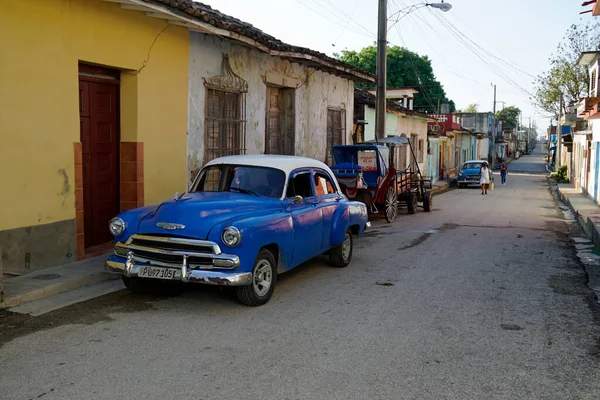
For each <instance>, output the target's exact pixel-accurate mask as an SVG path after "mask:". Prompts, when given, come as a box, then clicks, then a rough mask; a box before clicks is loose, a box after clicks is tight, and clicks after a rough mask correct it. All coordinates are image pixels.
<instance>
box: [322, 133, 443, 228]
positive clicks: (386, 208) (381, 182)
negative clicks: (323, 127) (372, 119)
mask: <svg viewBox="0 0 600 400" xmlns="http://www.w3.org/2000/svg"><path fill="white" fill-rule="evenodd" d="M403 148H405V149H410V152H411V154H412V156H413V159H416V157H415V152H414V151H413V148H412V146H411V143H410V140H409V139H408V138H406V137H389V138H385V139H379V140H377V141H375V140H372V141H369V142H364V143H358V144H353V145H339V146H334V147H333V148H332V153H333V162H334V165H332V166H331V170H332V171H333V173H334V175H335V177H336V179H337V180H338V182H339V184H340V187H341V189H342V190H343V191H344V193H345V194H346V196H347V197H348V198H349V199H352V200H356V201H360V202H363V203H365V204H366V205H367V209H368V210H369V213H371V214H376V215H381V214H383V216H384V217H385V219H386V221H388V222H392V221H394V220H395V219H396V217H397V216H398V209H399V207H401V206H402V207H406V209H407V210H408V213H409V214H414V213H415V212H417V208H418V207H419V205H420V206H421V207H422V208H423V210H424V211H431V207H432V205H433V197H432V194H431V191H430V189H431V179H426V178H424V177H423V175H422V174H421V170H420V169H419V165H418V163H413V166H412V167H411V166H409V167H406V168H402V169H400V170H398V169H397V164H398V163H399V160H400V159H401V157H400V151H401V150H402V149H403ZM404 151H406V150H404ZM419 203H420V204H419Z"/></svg>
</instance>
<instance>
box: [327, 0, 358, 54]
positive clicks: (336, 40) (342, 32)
mask: <svg viewBox="0 0 600 400" xmlns="http://www.w3.org/2000/svg"><path fill="white" fill-rule="evenodd" d="M358 2H359V0H356V2H355V3H354V7H353V8H352V13H351V14H352V16H354V11H356V6H358ZM349 23H350V18H348V20H347V21H346V25H345V26H344V29H342V31H341V32H340V34H339V35H338V37H337V39H335V42H333V47H335V45H336V44H337V43H338V41H339V40H340V38H341V37H342V35H343V34H344V31H345V30H346V28H347V27H348V24H349Z"/></svg>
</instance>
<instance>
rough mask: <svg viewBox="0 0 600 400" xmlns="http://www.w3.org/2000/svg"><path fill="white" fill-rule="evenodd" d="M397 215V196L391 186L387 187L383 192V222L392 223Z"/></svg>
mask: <svg viewBox="0 0 600 400" xmlns="http://www.w3.org/2000/svg"><path fill="white" fill-rule="evenodd" d="M397 215H398V195H397V194H396V190H395V189H394V187H393V186H389V187H388V188H387V190H386V191H385V220H386V221H387V222H394V220H395V219H396V216H397Z"/></svg>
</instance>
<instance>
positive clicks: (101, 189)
mask: <svg viewBox="0 0 600 400" xmlns="http://www.w3.org/2000/svg"><path fill="white" fill-rule="evenodd" d="M118 88H119V86H118V85H117V84H115V82H111V83H105V82H102V81H100V80H98V79H96V80H94V79H93V78H88V77H86V76H80V79H79V96H80V128H81V142H82V155H83V197H84V200H83V205H84V206H83V208H84V238H85V246H86V247H90V246H94V245H97V244H101V243H105V242H108V241H110V240H111V239H112V235H111V234H110V232H109V230H108V221H109V220H110V219H111V218H113V217H114V216H115V215H117V214H118V212H119V129H118V127H119V125H118V123H119V120H118Z"/></svg>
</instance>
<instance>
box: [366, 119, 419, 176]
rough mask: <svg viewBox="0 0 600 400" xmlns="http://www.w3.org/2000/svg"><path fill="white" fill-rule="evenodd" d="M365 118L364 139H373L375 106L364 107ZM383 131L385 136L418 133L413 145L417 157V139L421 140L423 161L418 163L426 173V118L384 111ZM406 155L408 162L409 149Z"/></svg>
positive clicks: (408, 135)
mask: <svg viewBox="0 0 600 400" xmlns="http://www.w3.org/2000/svg"><path fill="white" fill-rule="evenodd" d="M365 120H366V121H367V125H365V140H373V139H375V108H373V107H366V109H365ZM385 133H386V136H388V135H391V136H401V135H405V136H406V137H408V138H410V135H418V139H417V143H414V144H413V147H414V151H415V154H416V155H417V157H418V154H417V152H418V140H419V139H422V140H423V162H420V163H419V168H420V169H421V173H423V175H427V120H425V119H423V118H415V117H411V116H401V115H396V114H392V113H389V112H388V113H386V121H385ZM407 155H408V158H407V163H410V162H411V160H412V154H411V152H410V151H407Z"/></svg>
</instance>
